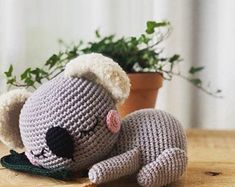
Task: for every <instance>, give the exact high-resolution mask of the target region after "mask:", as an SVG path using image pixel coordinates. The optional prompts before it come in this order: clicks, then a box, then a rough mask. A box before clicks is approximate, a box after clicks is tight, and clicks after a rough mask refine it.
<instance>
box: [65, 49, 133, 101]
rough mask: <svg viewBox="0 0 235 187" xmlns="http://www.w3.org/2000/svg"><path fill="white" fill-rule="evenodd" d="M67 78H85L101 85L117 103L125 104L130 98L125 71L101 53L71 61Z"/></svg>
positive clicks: (67, 69)
mask: <svg viewBox="0 0 235 187" xmlns="http://www.w3.org/2000/svg"><path fill="white" fill-rule="evenodd" d="M64 76H65V77H82V76H83V77H85V78H87V79H90V80H91V81H94V82H96V83H98V84H101V85H102V86H103V87H104V88H106V90H107V91H109V92H110V93H111V95H112V97H113V99H114V101H115V103H123V102H124V101H125V99H126V98H127V97H128V96H129V92H130V80H129V78H128V76H127V74H126V73H125V72H124V71H123V69H122V68H121V67H120V66H119V65H118V63H116V62H114V61H113V60H112V59H111V58H108V57H105V56H103V55H102V54H99V53H91V54H84V55H81V56H78V57H77V58H75V59H73V60H71V61H70V62H69V63H68V64H67V65H66V67H65V71H64Z"/></svg>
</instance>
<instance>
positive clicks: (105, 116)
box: [0, 54, 130, 170]
mask: <svg viewBox="0 0 235 187" xmlns="http://www.w3.org/2000/svg"><path fill="white" fill-rule="evenodd" d="M129 89H130V84H129V79H128V78H127V76H126V74H125V73H124V72H123V70H122V69H121V68H120V67H119V66H118V65H117V64H116V63H115V62H113V61H112V60H111V59H109V58H107V57H104V56H102V55H100V54H87V55H82V56H80V57H78V58H76V59H74V60H73V61H71V62H70V63H69V64H67V66H66V68H65V71H64V72H63V73H62V74H61V75H59V76H57V77H56V78H54V79H52V80H50V81H48V82H46V83H44V84H43V85H42V86H41V87H39V88H38V89H37V90H36V91H35V92H34V93H32V94H31V95H30V94H28V93H27V96H25V95H26V94H23V93H22V92H19V93H20V94H19V93H18V92H16V93H17V94H18V96H16V95H17V94H11V95H13V96H14V98H17V99H18V100H17V101H18V105H19V107H14V108H11V107H9V103H11V105H12V106H13V105H14V104H15V102H13V103H12V102H5V107H2V109H1V108H0V113H1V111H4V115H5V116H6V118H7V120H5V121H4V120H3V121H2V122H1V121H0V129H1V128H2V127H5V131H6V132H5V133H1V132H0V138H1V140H2V141H4V142H6V143H8V145H11V146H14V145H16V146H18V147H20V146H21V147H23V146H24V147H25V155H26V156H27V157H28V159H29V161H30V162H31V163H32V164H33V165H37V166H40V167H43V168H48V169H69V170H82V169H86V168H88V167H89V166H91V165H92V164H94V163H96V162H98V161H100V160H101V159H103V158H104V157H105V156H106V155H107V154H108V153H109V152H110V151H111V149H112V148H113V145H114V144H115V142H116V141H117V138H118V134H119V130H120V127H121V124H120V118H119V115H118V112H117V109H116V104H117V103H119V102H122V101H123V100H124V99H125V98H126V97H127V96H128V94H129ZM8 94H9V93H8ZM19 95H20V97H19ZM13 96H11V97H13ZM19 98H21V99H19ZM5 100H6V99H5ZM8 100H9V98H8ZM15 100H16V99H15ZM0 101H1V98H0ZM7 103H8V104H7ZM15 105H16V104H15ZM18 105H17V106H18ZM6 106H7V107H8V110H7V111H6V108H7V107H6ZM9 108H10V109H9ZM15 109H17V110H16V111H15ZM11 113H13V114H15V116H19V117H18V118H17V117H16V118H14V123H16V121H17V120H19V123H17V124H19V125H16V124H13V121H12V120H13V118H10V116H9V115H10V114H11ZM10 119H12V120H10ZM7 130H8V132H7ZM13 130H14V132H15V133H14V134H13V133H12V132H10V131H13Z"/></svg>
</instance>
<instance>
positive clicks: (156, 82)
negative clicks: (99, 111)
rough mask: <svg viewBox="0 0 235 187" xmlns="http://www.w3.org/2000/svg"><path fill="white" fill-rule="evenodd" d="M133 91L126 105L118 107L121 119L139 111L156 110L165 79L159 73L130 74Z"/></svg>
mask: <svg viewBox="0 0 235 187" xmlns="http://www.w3.org/2000/svg"><path fill="white" fill-rule="evenodd" d="M128 77H129V78H130V82H131V91H130V95H129V97H128V99H127V100H126V101H125V103H124V104H122V105H120V106H119V107H118V110H119V113H120V115H121V117H124V116H125V115H127V114H129V113H131V112H133V111H135V110H139V109H143V108H154V107H155V103H156V99H157V94H158V89H159V88H160V87H161V86H162V82H163V78H162V75H161V74H159V73H130V74H128Z"/></svg>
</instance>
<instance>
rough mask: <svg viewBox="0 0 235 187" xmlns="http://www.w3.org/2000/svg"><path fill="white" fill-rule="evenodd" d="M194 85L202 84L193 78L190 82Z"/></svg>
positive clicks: (199, 80)
mask: <svg viewBox="0 0 235 187" xmlns="http://www.w3.org/2000/svg"><path fill="white" fill-rule="evenodd" d="M190 81H191V82H192V83H193V84H194V85H200V84H201V83H202V81H201V79H198V78H195V79H191V80H190Z"/></svg>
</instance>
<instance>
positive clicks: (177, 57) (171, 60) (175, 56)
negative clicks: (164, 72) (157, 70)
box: [169, 54, 180, 63]
mask: <svg viewBox="0 0 235 187" xmlns="http://www.w3.org/2000/svg"><path fill="white" fill-rule="evenodd" d="M179 58H180V55H178V54H175V55H173V56H172V57H171V58H170V59H169V62H170V63H173V62H175V61H177V60H179Z"/></svg>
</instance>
